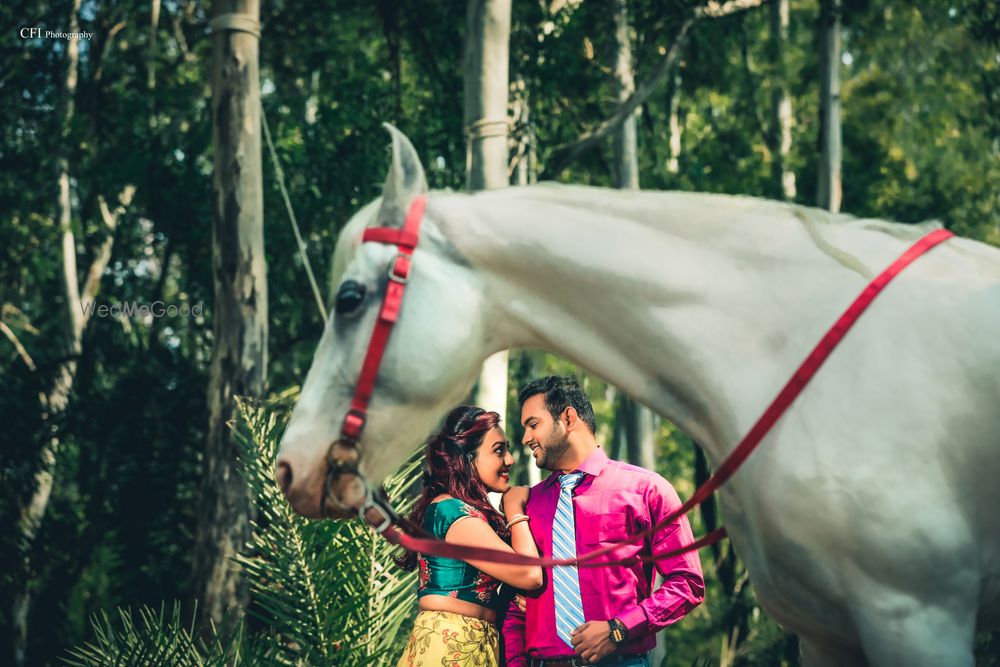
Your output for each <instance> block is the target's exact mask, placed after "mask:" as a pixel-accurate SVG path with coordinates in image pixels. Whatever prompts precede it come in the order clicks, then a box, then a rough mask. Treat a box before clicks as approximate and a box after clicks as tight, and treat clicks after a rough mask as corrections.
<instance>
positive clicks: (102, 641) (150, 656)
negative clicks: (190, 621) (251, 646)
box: [65, 602, 260, 667]
mask: <svg viewBox="0 0 1000 667" xmlns="http://www.w3.org/2000/svg"><path fill="white" fill-rule="evenodd" d="M165 607H166V605H165V604H164V605H161V606H160V609H159V611H155V610H153V609H151V608H149V607H142V608H140V609H139V610H138V612H137V613H136V614H133V613H132V612H131V611H129V610H119V611H118V619H117V620H116V621H112V620H111V618H110V617H109V616H108V614H107V613H106V612H103V611H102V612H100V614H98V615H97V617H95V618H94V620H93V628H94V640H93V641H92V642H88V643H87V644H86V645H84V646H82V647H79V648H76V649H72V650H71V651H70V657H68V658H66V659H65V664H67V665H72V666H73V667H119V666H120V667H132V666H134V665H171V666H172V667H236V666H238V665H255V664H260V663H258V662H256V661H255V660H253V659H249V658H248V656H247V654H246V653H244V652H243V651H242V650H241V649H242V639H243V627H242V626H240V628H239V629H238V630H237V632H236V635H235V636H234V637H232V638H230V639H224V638H222V637H220V636H219V635H213V638H212V640H211V641H209V642H205V641H203V640H202V639H200V638H199V637H198V634H197V633H196V632H195V629H194V626H193V625H188V626H185V625H184V623H183V621H182V620H181V619H182V611H181V607H182V606H181V604H180V603H179V602H174V603H173V605H172V606H171V608H170V615H169V616H167V612H166V609H165ZM136 615H138V619H136V618H135V616H136Z"/></svg>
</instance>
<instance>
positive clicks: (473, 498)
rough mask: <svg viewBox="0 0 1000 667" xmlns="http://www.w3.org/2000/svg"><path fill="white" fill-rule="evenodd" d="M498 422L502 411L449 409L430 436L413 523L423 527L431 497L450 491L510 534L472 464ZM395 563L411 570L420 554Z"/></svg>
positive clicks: (469, 407)
mask: <svg viewBox="0 0 1000 667" xmlns="http://www.w3.org/2000/svg"><path fill="white" fill-rule="evenodd" d="M499 425H500V415H499V414H497V413H496V412H491V411H487V410H483V409H482V408H478V407H475V406H472V405H461V406H459V407H457V408H455V409H454V410H452V411H451V412H450V413H448V416H447V417H445V420H444V424H443V426H442V427H441V430H440V431H439V432H437V433H435V434H434V435H432V436H431V437H430V438H429V439H428V440H427V447H426V449H425V453H424V469H423V477H422V481H423V490H422V491H421V493H420V497H419V498H418V499H417V502H416V504H415V505H414V506H413V510H411V512H410V514H409V516H407V517H406V519H407V522H408V523H409V524H410V526H413V527H416V528H421V529H423V525H424V517H425V516H426V515H427V508H428V507H430V505H431V501H432V500H433V499H434V498H436V497H437V496H440V495H442V494H448V495H450V496H451V497H452V498H457V499H458V500H461V501H463V502H466V503H468V504H469V505H471V506H472V507H474V508H476V509H477V510H479V511H480V512H482V514H483V517H484V518H485V519H486V521H487V523H489V525H490V527H491V528H492V529H493V530H494V531H496V533H497V535H499V536H500V538H501V539H504V540H507V539H509V538H510V529H508V528H507V527H506V521H505V520H504V517H503V515H502V514H500V512H498V511H497V510H496V509H494V507H493V505H491V504H490V501H489V496H487V493H488V492H489V490H488V489H487V488H486V485H485V484H483V482H482V480H481V479H479V475H478V473H477V472H476V469H475V467H474V466H473V461H474V460H475V458H476V453H477V451H478V450H479V447H480V445H482V444H483V438H485V437H486V434H487V433H489V432H490V431H491V430H493V429H494V428H497V427H498V426H499ZM396 563H397V565H399V566H400V567H402V568H404V569H406V570H411V569H413V568H414V567H416V565H417V555H416V554H415V553H413V552H410V551H407V552H405V553H404V554H402V555H401V556H399V557H398V558H397V559H396Z"/></svg>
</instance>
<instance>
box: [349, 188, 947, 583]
mask: <svg viewBox="0 0 1000 667" xmlns="http://www.w3.org/2000/svg"><path fill="white" fill-rule="evenodd" d="M424 206H425V200H424V197H423V196H418V197H417V198H416V199H414V201H413V204H412V205H411V207H410V211H409V214H408V215H407V216H406V224H405V225H404V226H403V229H402V230H399V229H394V228H389V227H374V228H370V229H366V230H365V233H364V236H363V240H364V241H366V242H367V241H371V242H376V243H393V244H395V245H396V247H397V248H398V249H399V254H398V255H397V256H396V259H395V260H393V263H392V265H391V266H390V267H389V283H388V287H387V288H386V295H385V298H384V299H383V302H382V309H381V311H380V312H379V318H378V321H377V322H376V324H375V329H374V330H373V331H372V336H371V339H370V341H369V343H368V351H367V353H366V355H365V361H364V364H363V365H362V368H361V374H360V376H359V377H358V384H357V388H356V389H355V394H354V400H353V401H352V402H351V409H350V411H348V413H347V416H346V417H345V419H344V425H343V427H342V429H341V430H342V433H341V437H342V438H344V439H345V440H348V441H350V442H357V441H358V439H359V438H360V437H361V431H362V430H363V429H364V424H365V419H366V415H367V410H368V403H369V401H370V400H371V395H372V390H373V389H374V387H375V377H376V376H377V375H378V367H379V363H380V362H381V360H382V355H383V353H384V352H385V347H386V344H387V343H388V339H389V333H390V332H391V331H392V327H393V325H394V324H395V323H396V320H397V319H398V316H399V311H400V307H401V306H402V301H403V292H404V290H405V288H406V282H407V280H408V278H409V273H410V267H411V263H412V262H411V259H412V253H413V250H414V248H416V246H417V241H418V238H419V230H420V220H421V218H422V217H423V213H424ZM952 236H954V235H953V234H952V233H951V232H949V231H948V230H946V229H937V230H934V231H932V232H930V233H929V234H926V235H925V236H923V237H922V238H921V239H920V240H918V241H917V242H916V243H914V244H913V245H912V246H910V248H908V249H907V250H906V252H904V253H903V254H902V255H900V256H899V258H898V259H896V261H895V262H893V263H892V264H891V265H890V266H889V268H887V269H886V270H885V271H883V272H882V273H880V274H879V275H878V276H877V277H876V278H875V279H874V280H873V281H871V282H870V283H869V284H868V286H867V287H866V288H865V289H864V290H863V291H862V292H861V294H860V295H859V296H858V297H857V298H856V299H855V300H854V302H853V303H852V304H851V305H850V306H849V307H848V308H847V310H845V311H844V314H843V315H841V316H840V318H839V319H838V320H837V321H836V322H835V323H834V325H833V326H832V327H830V330H829V331H827V333H826V335H825V336H823V338H822V339H821V340H820V342H819V343H818V344H817V345H816V347H815V348H813V351H812V352H810V353H809V356H808V357H806V359H805V361H803V362H802V365H800V366H799V368H798V370H796V371H795V374H794V375H792V378H791V379H790V380H789V381H788V383H787V384H785V386H784V387H783V388H782V390H781V391H780V392H779V393H778V395H777V396H776V397H775V399H774V400H773V401H772V402H771V404H770V405H769V406H768V407H767V409H766V410H765V411H764V414H763V415H761V417H760V419H758V420H757V423H756V424H754V425H753V427H752V428H751V429H750V431H749V432H748V433H747V434H746V436H745V437H744V438H743V440H741V441H740V443H739V444H738V445H737V446H736V448H735V449H733V451H732V452H730V454H729V456H727V457H726V459H725V460H724V461H723V462H722V464H721V465H720V466H719V468H718V469H717V470H716V471H715V473H714V474H713V475H712V476H711V477H709V478H708V480H706V481H705V483H704V484H702V485H701V486H700V487H699V488H698V490H697V491H695V493H694V495H692V496H691V497H690V498H689V499H688V501H687V502H686V503H684V504H683V505H681V507H679V508H678V509H677V510H675V511H674V512H671V513H670V515H669V516H667V517H666V518H664V519H663V520H662V521H660V522H659V523H657V524H656V525H654V526H651V527H650V528H648V529H646V530H644V531H642V532H641V533H637V534H635V535H632V536H631V537H629V538H627V539H625V540H621V541H619V542H616V543H614V544H612V545H610V546H607V547H604V548H601V549H597V550H595V551H591V552H589V553H586V554H583V555H582V556H579V557H578V558H576V559H552V558H535V557H531V556H522V555H520V554H516V553H508V552H505V551H498V550H496V549H482V548H479V547H466V546H459V545H457V544H450V543H448V542H445V541H444V540H438V539H431V538H423V537H414V536H412V535H408V534H407V533H405V532H403V530H402V529H400V527H399V526H398V525H395V524H393V525H391V526H388V527H387V528H385V527H383V528H384V530H383V531H382V535H383V536H384V537H385V539H387V540H388V541H389V542H391V543H393V544H398V545H400V546H402V547H404V548H406V549H409V550H411V551H419V552H421V553H424V554H429V555H433V556H444V557H447V558H456V559H460V560H484V561H491V562H495V563H509V564H514V565H540V566H543V567H551V566H559V565H577V566H578V567H601V566H603V565H614V564H623V563H630V562H634V561H635V560H642V561H644V562H649V561H655V560H662V559H665V558H670V557H672V556H676V555H679V554H682V553H686V552H688V551H694V550H697V549H701V548H702V547H705V546H708V545H710V544H714V543H716V542H718V541H719V540H721V539H723V538H724V537H725V536H726V529H725V528H717V529H715V530H714V531H712V532H711V533H709V534H708V535H705V536H704V537H702V538H700V539H698V540H696V541H695V542H692V543H691V544H688V545H686V546H684V547H682V548H680V549H675V550H673V551H669V552H662V553H658V554H651V555H649V556H643V557H641V558H640V557H630V558H622V559H617V560H613V559H612V560H609V559H603V558H601V556H607V555H609V554H611V553H612V552H613V551H614V550H615V549H617V548H618V547H620V546H622V545H625V544H631V543H632V542H635V541H636V540H638V539H641V538H645V537H648V536H650V535H652V534H653V533H655V532H656V531H658V530H660V529H661V528H664V527H666V526H668V525H669V524H671V523H673V522H674V521H676V520H677V519H678V518H680V517H682V516H684V515H685V514H687V513H688V512H689V511H691V510H692V509H693V508H694V507H696V506H698V505H700V504H701V503H703V502H705V501H706V500H707V499H708V498H709V497H711V495H712V493H714V492H715V490H716V489H718V488H719V487H720V486H722V485H723V484H724V483H725V482H726V480H728V479H729V478H730V477H732V475H733V473H735V472H736V470H737V469H739V467H740V466H741V465H742V464H743V462H744V461H746V460H747V458H748V457H749V456H750V454H751V453H753V451H754V449H755V448H756V447H757V445H759V444H760V442H761V440H763V439H764V436H766V435H767V433H768V432H769V431H770V430H771V427H772V426H774V424H775V423H776V422H777V421H778V420H779V419H780V418H781V416H782V415H783V414H784V413H785V411H786V410H787V409H788V407H789V406H790V405H791V404H792V402H793V401H794V400H795V398H796V397H797V396H798V395H799V393H801V392H802V389H803V388H804V387H805V386H806V384H807V383H808V382H809V380H811V379H812V378H813V376H814V375H815V374H816V372H817V371H818V370H819V368H820V366H822V365H823V362H824V361H826V359H827V357H829V356H830V353H831V352H833V349H834V348H835V347H837V345H838V344H839V343H840V341H841V340H843V338H844V336H845V335H846V334H847V332H848V331H849V330H850V329H851V327H852V326H854V323H855V322H857V321H858V318H860V317H861V314H862V313H864V311H865V309H867V308H868V306H869V305H871V303H872V301H874V300H875V297H877V296H878V295H879V293H881V291H882V290H883V289H884V288H885V286H886V285H888V284H889V283H890V282H891V281H892V279H893V278H895V277H896V276H897V275H899V273H900V272H901V271H902V270H903V269H905V268H906V267H907V266H909V265H910V264H911V263H912V262H913V261H914V260H915V259H917V258H918V257H920V256H921V255H922V254H924V253H925V252H927V251H928V250H930V249H931V248H933V247H934V246H936V245H938V244H939V243H941V242H943V241H945V240H947V239H949V238H951V237H952Z"/></svg>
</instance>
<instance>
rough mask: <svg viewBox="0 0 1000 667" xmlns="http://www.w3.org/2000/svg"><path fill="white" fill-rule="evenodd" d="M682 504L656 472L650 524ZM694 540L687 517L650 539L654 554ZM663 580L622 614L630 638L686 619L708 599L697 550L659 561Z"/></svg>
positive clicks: (649, 499) (648, 499) (649, 504)
mask: <svg viewBox="0 0 1000 667" xmlns="http://www.w3.org/2000/svg"><path fill="white" fill-rule="evenodd" d="M680 506H681V501H680V498H678V497H677V492H676V491H674V487H672V486H671V485H670V483H669V482H667V480H665V479H663V478H662V477H660V476H659V475H654V476H653V477H652V478H651V480H650V486H649V487H648V489H647V491H646V507H647V508H648V509H649V520H650V525H651V526H652V525H656V524H657V523H659V522H660V521H661V520H663V519H664V518H666V517H667V516H668V515H669V514H670V513H671V512H673V511H674V510H676V509H677V508H679V507H680ZM693 541H694V535H693V534H692V532H691V524H690V522H688V519H687V517H686V516H682V517H680V518H679V519H677V520H675V521H673V522H671V523H670V524H668V525H667V526H665V527H664V528H661V529H660V530H658V531H656V533H654V534H653V535H652V537H651V538H650V545H651V551H652V553H653V554H658V553H664V552H667V551H673V550H674V549H679V548H680V547H683V546H686V545H688V544H690V543H691V542H693ZM656 570H657V571H658V572H659V573H660V574H661V575H663V583H661V584H660V586H659V587H658V588H657V589H656V590H654V591H653V593H652V595H650V596H649V597H648V598H646V599H645V600H642V601H641V602H639V604H637V605H635V606H634V607H631V608H629V609H626V610H625V611H624V612H622V613H621V614H619V615H618V620H619V621H621V622H622V623H623V624H624V625H625V627H626V628H627V629H628V632H629V637H630V638H632V637H637V636H640V635H644V634H646V633H649V632H657V631H659V630H662V629H663V628H665V627H667V626H668V625H671V624H672V623H676V622H677V621H679V620H680V619H682V618H684V617H685V616H686V615H687V614H688V613H689V612H690V611H691V610H692V609H694V608H695V607H697V606H698V605H699V604H701V601H702V600H703V599H705V580H704V578H703V577H702V574H701V560H700V559H699V558H698V552H697V551H689V552H687V553H686V554H682V555H680V556H673V557H671V558H667V559H665V560H658V561H656Z"/></svg>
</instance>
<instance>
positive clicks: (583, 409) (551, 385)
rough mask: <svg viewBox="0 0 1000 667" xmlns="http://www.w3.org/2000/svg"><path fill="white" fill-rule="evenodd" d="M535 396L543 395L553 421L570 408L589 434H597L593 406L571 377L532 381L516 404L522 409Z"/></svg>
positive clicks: (551, 376) (552, 376)
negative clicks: (587, 428) (588, 429)
mask: <svg viewBox="0 0 1000 667" xmlns="http://www.w3.org/2000/svg"><path fill="white" fill-rule="evenodd" d="M536 394H544V395H545V408H546V409H547V410H548V411H549V414H551V415H552V418H553V419H559V415H561V414H562V413H563V410H565V409H566V408H568V407H572V408H573V409H574V410H576V414H577V415H579V417H580V420H581V421H582V422H583V423H584V424H586V425H587V426H588V427H589V428H590V432H591V433H596V432H597V428H596V424H595V421H594V406H593V405H591V403H590V397H589V396H587V393H586V392H585V391H584V390H583V389H582V388H581V387H580V384H579V383H578V382H577V381H576V378H575V377H573V376H572V375H566V376H560V375H549V376H547V377H543V378H538V379H537V380H532V381H531V382H529V383H528V385H527V386H526V387H525V388H524V389H522V390H521V393H519V394H518V395H517V400H518V403H520V404H521V406H522V407H523V406H524V402H525V401H526V400H528V399H529V398H531V397H532V396H534V395H536Z"/></svg>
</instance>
